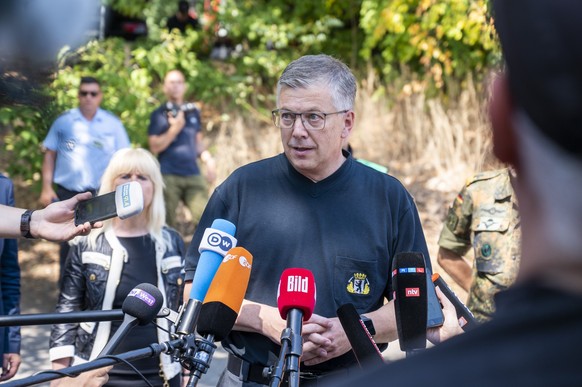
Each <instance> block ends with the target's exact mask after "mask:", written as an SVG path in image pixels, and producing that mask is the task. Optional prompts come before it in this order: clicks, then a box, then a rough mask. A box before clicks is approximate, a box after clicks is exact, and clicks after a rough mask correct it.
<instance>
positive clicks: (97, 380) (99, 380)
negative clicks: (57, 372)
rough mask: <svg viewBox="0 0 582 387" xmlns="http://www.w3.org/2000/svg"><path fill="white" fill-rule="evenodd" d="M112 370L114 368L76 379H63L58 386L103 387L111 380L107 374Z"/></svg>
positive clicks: (82, 375)
mask: <svg viewBox="0 0 582 387" xmlns="http://www.w3.org/2000/svg"><path fill="white" fill-rule="evenodd" d="M111 368H113V366H109V367H103V368H98V369H96V370H92V371H87V372H84V373H82V374H81V375H79V376H77V377H74V378H63V379H60V381H59V383H58V384H57V385H58V386H59V387H101V386H103V385H104V384H105V383H107V381H108V380H109V375H108V374H107V373H108V372H109V371H110V370H111ZM51 385H52V384H51Z"/></svg>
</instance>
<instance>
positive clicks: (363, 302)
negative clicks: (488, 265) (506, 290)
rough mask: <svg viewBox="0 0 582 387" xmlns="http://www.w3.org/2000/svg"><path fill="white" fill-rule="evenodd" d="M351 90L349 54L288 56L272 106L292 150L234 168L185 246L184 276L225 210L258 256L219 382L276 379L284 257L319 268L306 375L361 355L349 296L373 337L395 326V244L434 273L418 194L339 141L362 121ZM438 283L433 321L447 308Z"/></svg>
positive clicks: (380, 338)
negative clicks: (350, 323) (346, 315)
mask: <svg viewBox="0 0 582 387" xmlns="http://www.w3.org/2000/svg"><path fill="white" fill-rule="evenodd" d="M355 94H356V80H355V77H354V76H353V74H352V72H351V71H350V69H349V68H348V67H347V66H346V65H345V64H343V63H342V62H340V61H338V60H336V59H334V58H332V57H330V56H327V55H316V56H304V57H302V58H300V59H298V60H296V61H294V62H292V63H291V64H290V65H289V66H288V67H287V68H286V69H285V71H284V72H283V74H282V75H281V78H280V80H279V84H278V88H277V107H278V109H276V110H274V111H273V121H274V124H275V126H276V127H278V128H279V129H280V131H281V140H282V144H283V148H284V153H282V154H280V155H277V156H275V157H272V158H268V159H265V160H261V161H258V162H255V163H252V164H249V165H246V166H244V167H242V168H239V169H238V170H236V171H235V172H234V173H233V174H232V175H231V176H230V177H229V178H228V179H227V180H226V181H225V182H224V183H223V184H221V185H220V186H219V187H218V188H217V189H216V190H215V192H214V194H213V196H212V197H211V199H210V201H209V203H208V205H207V207H206V209H205V212H204V214H203V216H202V218H201V220H200V227H199V228H198V230H197V231H196V233H195V234H194V237H193V239H192V244H191V245H190V249H189V251H188V254H187V263H186V280H187V281H191V280H192V278H193V276H194V271H195V270H196V265H197V263H198V259H199V257H200V255H199V253H198V246H199V245H200V241H201V239H202V236H203V233H204V230H205V228H206V227H209V226H210V225H211V224H212V222H213V220H215V219H217V218H222V219H226V220H229V221H231V222H233V223H234V224H235V225H236V226H237V231H236V237H237V239H238V241H239V245H240V246H242V247H245V248H246V249H248V250H249V252H251V254H253V256H254V258H253V268H252V273H251V279H250V282H249V286H248V289H247V292H246V296H245V301H244V302H243V306H242V309H241V312H240V313H239V316H238V319H237V322H236V324H235V327H234V330H233V331H232V332H231V334H230V335H229V336H228V338H227V339H226V340H224V341H223V346H224V347H225V348H226V349H227V350H228V351H229V352H230V356H229V361H228V367H227V372H225V374H223V377H222V378H221V381H220V383H219V385H220V386H236V385H242V386H254V385H257V384H258V385H264V384H268V383H269V379H268V378H266V377H264V375H262V374H261V373H262V370H263V369H264V368H265V367H268V366H272V365H273V364H274V363H276V359H277V357H278V354H279V341H280V336H281V331H282V330H283V329H284V328H285V326H286V323H285V321H284V320H283V319H281V317H280V316H279V312H278V310H277V285H278V282H279V278H280V277H281V273H282V272H283V270H284V269H286V268H294V267H300V268H307V269H309V270H311V271H312V272H313V274H314V277H315V282H316V288H317V302H316V305H315V310H314V314H313V316H312V317H311V318H310V319H309V321H307V322H305V323H304V325H303V337H304V345H303V356H302V358H301V360H302V364H301V371H302V376H303V378H302V380H301V384H302V385H307V383H310V382H312V381H317V379H319V378H325V377H327V376H329V375H330V374H333V373H337V372H345V370H346V369H347V368H348V367H349V366H352V365H354V364H355V358H354V356H353V355H352V352H351V351H350V349H351V347H350V344H349V341H348V339H347V337H346V334H345V332H344V331H343V329H342V326H341V324H340V322H339V320H338V318H337V317H336V310H337V308H338V307H339V306H341V305H343V304H345V303H352V304H354V305H355V306H356V308H357V310H358V312H359V313H362V314H365V315H366V316H367V317H369V318H370V320H371V321H372V323H373V325H374V330H375V336H374V338H375V340H376V341H377V342H379V343H388V342H390V341H393V340H395V339H396V338H397V330H396V323H395V315H394V308H393V303H392V302H388V303H385V301H386V300H387V299H390V298H392V296H391V294H390V274H391V273H390V272H391V270H390V269H391V264H392V259H393V258H394V256H395V255H396V254H397V253H399V252H410V251H417V252H422V253H423V254H424V256H425V257H426V260H427V267H428V270H427V271H428V272H429V273H428V274H430V260H429V258H428V257H429V256H428V251H427V247H426V242H425V239H424V235H423V232H422V228H421V224H420V220H419V217H418V212H417V209H416V206H415V204H414V201H413V199H412V197H411V196H410V194H409V193H408V192H407V191H406V189H405V188H404V187H403V186H402V184H401V183H400V182H399V181H398V180H396V179H395V178H394V177H392V176H389V175H387V174H385V173H380V172H378V171H376V170H373V169H372V168H369V167H367V166H365V165H363V164H361V163H358V162H356V161H354V159H353V158H352V157H351V156H350V154H349V153H347V152H343V151H342V144H343V143H344V142H345V141H346V140H347V138H348V137H349V135H350V133H351V131H352V129H353V126H354V118H355V113H354V110H353V107H354V100H355ZM189 289H190V287H189V286H188V287H187V289H186V293H185V294H186V297H188V295H189V291H190V290H189ZM432 295H433V298H432V299H431V305H432V306H433V307H436V308H437V309H436V313H434V312H435V309H432V312H433V313H430V315H429V321H432V322H434V321H435V320H438V319H439V318H442V315H441V312H440V306H439V305H438V301H437V300H436V296H435V295H434V291H433V293H432ZM456 328H458V324H457V325H456ZM458 329H460V328H458ZM457 332H458V330H457V331H454V332H444V331H442V330H441V331H439V332H438V333H439V334H441V337H447V336H448V334H449V333H450V334H455V333H457ZM307 378H311V379H307Z"/></svg>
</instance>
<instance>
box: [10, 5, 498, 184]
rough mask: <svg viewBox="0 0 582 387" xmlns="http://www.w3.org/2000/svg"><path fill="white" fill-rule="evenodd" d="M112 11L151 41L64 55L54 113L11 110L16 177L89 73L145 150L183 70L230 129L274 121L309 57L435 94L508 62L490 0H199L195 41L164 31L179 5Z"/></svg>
mask: <svg viewBox="0 0 582 387" xmlns="http://www.w3.org/2000/svg"><path fill="white" fill-rule="evenodd" d="M107 3H108V4H110V5H112V6H113V7H114V8H115V9H116V10H118V11H119V12H122V13H123V14H126V15H128V16H134V17H141V18H145V19H146V20H147V23H148V31H149V35H148V38H147V39H141V40H138V41H136V42H125V41H122V40H120V39H107V40H105V41H93V42H90V43H89V44H87V45H86V46H85V47H83V48H82V49H80V50H79V51H77V52H75V53H68V54H67V55H63V56H62V58H61V66H60V70H59V71H58V73H56V74H55V76H54V80H53V81H52V83H51V84H50V85H49V87H47V89H46V90H45V92H46V94H47V95H48V96H49V97H50V98H51V101H52V103H51V104H50V105H49V106H45V107H43V109H42V110H39V109H38V108H35V107H9V108H3V109H0V124H2V125H6V126H9V127H11V128H12V129H13V130H12V132H11V134H10V135H9V136H8V137H7V138H6V145H7V150H9V151H11V152H13V154H14V157H17V158H18V159H19V160H21V162H19V163H12V164H11V165H10V171H9V172H10V173H11V174H13V175H20V176H22V177H23V178H25V179H33V180H38V179H39V176H40V175H39V172H40V170H41V164H42V153H41V152H39V149H40V144H41V142H42V140H43V139H44V137H45V136H46V133H47V131H48V128H49V127H50V125H51V123H52V121H53V120H54V119H55V118H56V117H57V116H58V114H60V113H62V112H63V111H65V110H67V109H70V108H71V107H74V106H76V105H77V101H76V98H77V97H76V94H77V88H78V83H79V79H80V77H81V76H82V75H93V76H95V77H97V78H98V79H100V80H101V81H102V83H103V91H104V98H103V108H105V109H107V110H110V111H112V112H113V113H115V114H116V115H118V116H119V117H120V118H121V120H122V121H123V123H124V125H125V127H126V129H127V131H128V134H129V136H130V138H131V140H132V142H133V143H134V144H139V145H141V146H145V145H146V144H147V125H148V123H149V115H150V113H151V111H152V110H153V109H155V108H156V107H157V106H158V105H159V104H160V103H162V102H163V95H162V92H161V87H160V84H161V80H162V78H163V76H164V74H165V73H166V72H167V71H168V70H170V69H174V68H178V69H181V70H182V71H183V72H184V73H185V74H186V78H187V81H188V83H189V89H188V95H187V99H188V100H189V101H199V102H200V101H201V102H203V103H204V106H203V114H204V113H206V112H208V111H213V112H214V115H215V116H218V117H221V119H228V116H229V113H230V112H231V111H234V110H238V111H242V112H243V113H244V114H253V115H255V116H258V117H259V118H262V119H263V120H269V113H268V112H269V111H270V110H271V109H273V107H274V105H275V99H274V90H275V84H276V80H277V78H278V75H279V74H280V73H281V71H282V70H283V69H284V67H285V66H286V65H287V64H288V63H289V62H290V61H291V60H293V59H296V58H298V57H299V56H301V55H305V54H317V53H321V52H324V53H327V54H330V55H333V56H335V57H337V58H339V59H341V60H343V61H345V62H347V63H348V64H350V66H351V67H352V68H353V69H354V71H355V72H356V74H361V75H362V76H366V75H367V72H368V71H369V69H370V65H372V68H375V70H376V71H377V73H379V74H381V75H382V77H383V80H384V82H385V83H388V82H390V83H391V84H397V83H398V82H394V81H395V80H398V77H401V76H402V72H403V71H412V72H413V73H414V74H417V76H418V78H419V79H421V80H422V79H426V78H428V79H430V80H431V81H432V83H433V85H434V88H435V89H436V90H439V89H442V88H443V87H444V86H445V85H446V83H447V80H448V79H456V80H462V79H463V78H464V77H465V76H466V75H467V74H469V73H475V72H479V71H483V69H484V68H485V67H487V66H490V65H491V64H492V63H494V62H495V61H496V60H499V48H498V46H497V42H496V40H495V36H494V34H493V31H492V26H491V23H490V20H489V19H488V17H487V13H486V0H438V1H437V0H325V1H296V0H238V1H233V0H228V1H227V0H222V1H217V0H213V1H211V2H210V3H211V4H212V5H213V7H212V8H208V9H205V8H204V7H205V6H206V4H207V2H203V1H201V0H199V1H198V2H196V11H197V13H198V15H199V16H200V20H201V21H202V24H203V28H202V29H201V30H199V31H189V32H188V33H187V34H185V35H181V34H179V33H176V32H174V33H168V32H167V31H166V30H165V20H166V19H167V17H168V16H170V15H171V14H172V13H173V12H175V10H176V4H177V2H175V1H166V0H107ZM221 31H226V32H227V35H226V36H223V37H221V38H220V39H222V41H224V42H227V43H228V44H229V45H230V47H231V48H232V52H231V55H230V57H229V58H228V59H227V60H224V61H217V60H213V59H211V57H212V56H211V55H212V50H213V45H214V44H215V42H217V41H218V40H219V37H218V35H219V32H221Z"/></svg>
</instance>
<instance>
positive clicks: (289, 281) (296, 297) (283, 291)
mask: <svg viewBox="0 0 582 387" xmlns="http://www.w3.org/2000/svg"><path fill="white" fill-rule="evenodd" d="M315 299H316V291H315V279H314V278H313V273H312V272H311V271H310V270H307V269H302V268H291V269H285V270H284V271H283V274H281V279H280V280H279V289H278V291H277V306H278V308H279V314H280V315H281V318H282V319H284V320H286V319H287V313H288V312H289V310H290V309H299V310H301V312H303V321H305V320H309V319H310V318H311V315H312V314H313V309H314V308H315Z"/></svg>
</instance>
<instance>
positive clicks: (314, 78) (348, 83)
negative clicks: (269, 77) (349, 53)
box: [277, 54, 357, 110]
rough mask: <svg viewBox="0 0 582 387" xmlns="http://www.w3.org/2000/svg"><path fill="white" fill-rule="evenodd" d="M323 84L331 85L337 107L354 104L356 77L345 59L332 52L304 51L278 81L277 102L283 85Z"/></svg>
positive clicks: (306, 86)
mask: <svg viewBox="0 0 582 387" xmlns="http://www.w3.org/2000/svg"><path fill="white" fill-rule="evenodd" d="M318 85H324V86H327V87H329V89H330V93H331V96H332V100H333V105H334V106H335V108H336V109H338V110H347V109H352V108H353V107H354V102H355V99H356V90H357V86H356V78H355V77H354V74H352V71H351V70H350V69H349V67H348V66H346V65H345V64H344V63H343V62H341V61H339V60H337V59H335V58H333V57H331V56H329V55H323V54H320V55H305V56H302V57H301V58H299V59H297V60H295V61H293V62H291V63H290V64H289V65H288V66H287V67H286V68H285V70H284V71H283V74H281V78H279V82H278V83H277V106H279V97H280V95H281V89H282V88H283V87H289V88H291V89H298V88H308V87H312V86H318Z"/></svg>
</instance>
